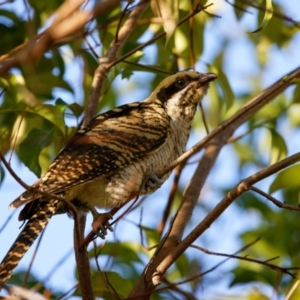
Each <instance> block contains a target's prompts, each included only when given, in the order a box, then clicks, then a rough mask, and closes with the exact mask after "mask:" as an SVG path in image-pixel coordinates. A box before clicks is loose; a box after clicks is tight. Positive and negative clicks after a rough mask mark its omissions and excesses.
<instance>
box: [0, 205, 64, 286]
mask: <svg viewBox="0 0 300 300" xmlns="http://www.w3.org/2000/svg"><path fill="white" fill-rule="evenodd" d="M57 204H58V200H50V201H43V202H42V201H41V202H39V204H38V205H37V207H36V210H35V213H34V214H33V215H32V217H31V218H30V219H29V220H28V222H27V223H26V225H25V227H24V228H23V230H22V231H21V233H20V234H19V236H18V237H17V239H16V241H15V242H14V243H13V245H12V246H11V248H10V249H9V251H8V253H7V254H6V256H5V257H4V259H3V260H2V262H1V264H0V290H1V288H2V286H3V285H4V284H5V283H6V281H7V280H8V279H9V278H10V276H11V274H12V272H13V270H14V269H15V267H16V266H17V265H18V264H19V262H20V260H21V259H22V257H23V256H24V255H25V253H26V252H27V250H28V249H29V248H30V246H31V245H32V244H33V242H34V241H35V239H36V238H37V237H38V235H39V234H40V232H41V231H42V230H43V229H44V228H45V226H46V225H47V224H48V222H49V221H50V219H51V217H52V216H53V214H54V213H55V212H56V209H57Z"/></svg>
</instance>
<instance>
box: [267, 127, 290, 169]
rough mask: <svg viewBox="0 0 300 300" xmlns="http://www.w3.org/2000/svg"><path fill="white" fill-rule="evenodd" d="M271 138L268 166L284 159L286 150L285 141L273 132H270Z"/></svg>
mask: <svg viewBox="0 0 300 300" xmlns="http://www.w3.org/2000/svg"><path fill="white" fill-rule="evenodd" d="M271 137H272V143H271V159H270V164H274V163H276V162H278V161H279V160H281V159H284V158H286V155H287V151H288V150H287V146H286V143H285V140H284V139H283V137H282V136H281V135H280V134H278V133H277V132H276V131H275V130H271Z"/></svg>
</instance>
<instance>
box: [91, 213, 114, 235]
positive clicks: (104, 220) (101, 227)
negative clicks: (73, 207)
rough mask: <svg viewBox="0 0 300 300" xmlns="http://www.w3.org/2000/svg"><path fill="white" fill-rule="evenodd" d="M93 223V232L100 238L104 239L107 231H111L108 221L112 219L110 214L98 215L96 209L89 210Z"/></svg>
mask: <svg viewBox="0 0 300 300" xmlns="http://www.w3.org/2000/svg"><path fill="white" fill-rule="evenodd" d="M91 213H92V215H93V218H94V221H93V223H92V228H93V231H94V232H95V233H96V234H97V235H98V236H99V237H100V238H101V239H103V240H104V239H105V236H106V235H107V229H108V230H109V231H113V229H112V227H111V226H110V224H109V222H108V221H109V220H111V219H112V218H113V217H112V215H111V214H110V213H98V212H97V210H96V209H93V210H91Z"/></svg>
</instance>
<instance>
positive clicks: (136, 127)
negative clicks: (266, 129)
mask: <svg viewBox="0 0 300 300" xmlns="http://www.w3.org/2000/svg"><path fill="white" fill-rule="evenodd" d="M216 77H217V76H216V75H215V74H211V73H208V74H201V73H198V72H194V71H185V72H179V73H176V74H174V75H171V76H169V77H167V78H166V79H165V80H163V81H162V82H161V83H160V84H159V85H158V87H157V88H156V89H155V90H154V92H153V93H152V94H151V95H150V97H149V98H147V99H146V100H144V101H143V102H134V103H131V104H127V105H122V106H119V107H117V108H114V109H112V110H110V111H108V112H106V113H103V114H100V115H98V116H97V117H95V118H94V119H93V120H91V122H90V123H89V124H88V125H86V126H85V127H83V128H82V129H80V130H78V132H77V133H76V134H75V135H74V137H73V138H71V139H70V141H69V142H68V143H67V144H66V145H65V147H64V148H63V149H62V150H61V151H60V153H59V154H58V156H57V157H56V158H55V160H54V161H53V163H52V164H51V165H50V167H49V169H48V170H47V172H46V174H45V175H44V176H43V177H42V178H41V179H39V180H38V181H37V182H36V183H35V184H34V185H33V186H34V187H35V188H36V189H37V190H41V191H44V192H47V193H52V194H55V195H59V196H63V197H64V198H65V199H67V200H69V201H73V203H74V204H75V205H76V206H78V207H80V209H82V208H85V209H86V210H88V211H91V212H92V213H93V214H95V212H96V210H95V207H100V208H114V207H120V206H121V205H123V204H124V203H126V202H128V201H129V200H131V199H133V198H134V197H136V196H137V195H139V194H140V195H143V194H150V193H153V192H154V191H155V190H157V189H158V188H159V187H160V186H161V185H162V183H163V182H164V181H165V180H166V179H167V178H168V176H169V175H170V174H167V175H165V176H164V177H163V178H157V176H156V175H155V174H156V173H158V172H159V171H161V170H163V169H164V168H165V167H167V166H168V165H169V164H170V163H171V162H173V161H174V160H175V159H176V158H178V157H179V156H180V155H181V154H182V153H183V152H184V148H185V145H186V143H187V140H188V137H189V133H190V129H191V123H192V120H193V117H194V114H195V111H196V107H197V104H198V103H199V101H200V100H201V99H202V98H203V96H204V95H205V93H206V91H207V89H208V86H209V82H210V81H212V80H214V79H215V78H216ZM23 204H26V205H25V207H24V208H23V210H22V211H21V213H20V216H19V219H20V220H27V219H28V222H27V223H26V225H25V227H24V228H23V229H22V231H21V233H20V234H19V236H18V237H17V239H16V241H15V243H14V244H13V245H12V247H11V248H10V250H9V251H8V253H7V255H6V256H5V257H4V259H3V261H2V263H1V265H0V287H1V285H3V284H4V283H5V282H6V281H7V280H8V279H9V277H10V276H11V273H12V272H13V270H14V268H15V267H16V266H17V265H18V263H19V261H20V260H21V258H22V257H23V256H24V254H25V253H26V251H27V250H28V249H29V247H30V246H31V245H32V243H33V242H34V240H35V239H36V238H37V236H38V235H39V233H40V232H41V231H42V230H43V229H44V228H45V226H46V225H47V223H48V222H49V220H50V219H51V217H52V216H53V215H54V214H57V213H62V212H68V207H67V205H66V204H64V203H63V202H61V201H58V200H56V199H48V198H45V197H42V196H41V195H38V194H36V193H35V194H33V193H30V192H27V191H26V192H24V193H23V194H22V195H20V196H19V197H18V198H17V199H16V200H15V201H13V202H12V204H11V205H10V207H12V208H16V207H19V206H21V205H23Z"/></svg>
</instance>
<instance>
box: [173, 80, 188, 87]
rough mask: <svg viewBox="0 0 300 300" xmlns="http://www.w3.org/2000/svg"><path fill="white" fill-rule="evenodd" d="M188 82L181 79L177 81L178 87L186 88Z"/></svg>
mask: <svg viewBox="0 0 300 300" xmlns="http://www.w3.org/2000/svg"><path fill="white" fill-rule="evenodd" d="M186 83H187V81H186V80H185V79H184V78H179V79H177V80H176V86H177V87H179V88H181V89H182V88H184V87H185V86H186Z"/></svg>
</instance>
